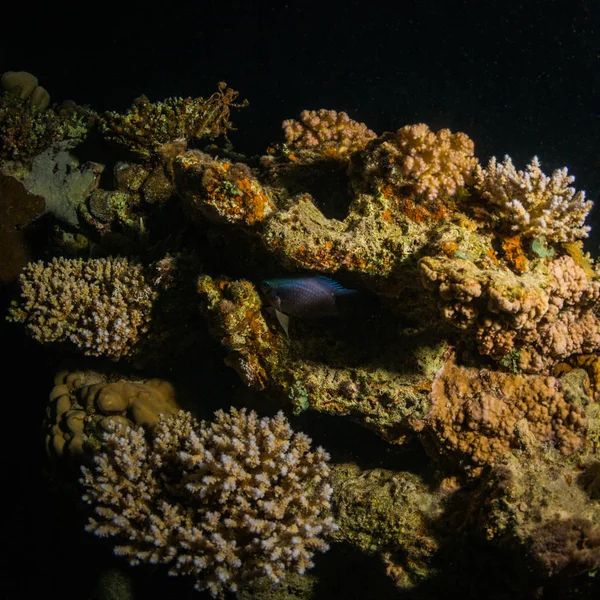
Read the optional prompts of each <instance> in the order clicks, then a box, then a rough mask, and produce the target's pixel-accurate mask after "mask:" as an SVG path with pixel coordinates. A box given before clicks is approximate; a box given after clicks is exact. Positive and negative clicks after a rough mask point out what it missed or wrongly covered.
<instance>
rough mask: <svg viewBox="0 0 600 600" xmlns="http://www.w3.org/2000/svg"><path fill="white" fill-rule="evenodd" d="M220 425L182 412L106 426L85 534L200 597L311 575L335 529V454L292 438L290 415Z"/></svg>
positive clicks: (220, 419) (90, 473)
mask: <svg viewBox="0 0 600 600" xmlns="http://www.w3.org/2000/svg"><path fill="white" fill-rule="evenodd" d="M215 417H216V418H215V421H214V422H213V423H207V422H202V423H201V424H200V423H198V422H197V421H195V420H194V419H193V418H192V416H191V415H190V413H187V412H185V411H181V412H179V413H178V414H177V415H174V416H170V417H167V418H161V420H160V421H159V423H158V425H157V426H156V428H155V429H154V430H153V433H152V436H151V439H150V441H147V440H146V439H145V437H144V431H143V429H142V428H138V429H135V428H131V427H127V426H124V425H122V424H112V425H109V426H108V431H107V433H105V434H104V436H103V442H104V445H103V450H102V452H100V453H99V454H98V455H97V456H96V458H95V468H94V469H93V470H92V469H87V468H83V469H82V470H83V478H82V480H81V481H82V483H83V485H84V486H85V488H86V493H85V495H84V499H85V500H86V502H88V503H89V504H91V505H92V506H93V507H94V510H95V513H96V517H97V518H91V519H90V521H89V524H88V527H87V529H88V531H91V532H93V533H95V534H96V535H98V536H100V537H106V536H116V537H117V538H118V540H119V541H120V542H121V543H120V544H119V545H118V546H116V547H115V553H116V554H118V555H121V556H125V557H126V558H127V559H128V561H129V563H130V564H132V565H136V564H140V563H150V564H166V565H168V566H169V573H170V574H171V575H191V576H193V577H194V578H195V580H196V585H195V587H196V589H198V590H208V591H209V592H210V593H211V595H212V596H214V597H218V596H221V597H222V596H223V594H224V592H225V591H227V590H231V591H235V590H237V588H238V586H239V584H240V583H241V582H243V581H247V580H253V579H257V578H259V577H265V576H266V577H267V578H269V579H270V580H271V581H272V582H274V583H278V582H279V581H281V580H282V578H283V577H284V576H285V574H286V572H288V571H293V572H297V573H303V572H304V571H305V570H307V569H309V568H311V567H312V566H313V563H312V556H313V554H314V552H315V551H319V552H324V551H326V550H327V549H328V546H327V544H326V543H325V542H324V541H323V539H322V538H323V537H325V536H327V535H329V534H330V533H332V532H333V531H335V529H336V525H335V524H334V522H333V520H332V518H331V517H329V516H326V514H325V513H326V512H327V511H328V510H329V506H330V505H329V499H330V496H331V493H332V488H331V486H330V484H329V467H328V465H327V460H328V458H329V456H328V455H327V453H326V452H325V450H323V448H321V447H319V448H317V449H315V450H310V443H311V440H310V438H308V437H307V436H306V435H304V434H303V433H294V432H293V431H292V429H291V428H290V426H289V423H288V422H287V420H286V418H285V417H284V415H283V413H278V414H277V416H275V417H273V418H266V417H265V418H263V419H259V418H258V416H257V415H256V413H254V412H249V413H247V412H246V411H245V409H242V410H240V411H238V410H236V409H231V411H230V412H229V413H225V412H223V411H217V412H216V413H215Z"/></svg>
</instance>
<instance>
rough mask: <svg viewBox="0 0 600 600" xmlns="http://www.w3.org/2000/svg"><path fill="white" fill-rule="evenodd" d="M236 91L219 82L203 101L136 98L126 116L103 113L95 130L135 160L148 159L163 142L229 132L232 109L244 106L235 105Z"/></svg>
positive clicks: (211, 136) (191, 139)
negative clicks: (154, 101)
mask: <svg viewBox="0 0 600 600" xmlns="http://www.w3.org/2000/svg"><path fill="white" fill-rule="evenodd" d="M237 96H238V92H235V91H234V90H232V89H231V88H228V87H227V84H226V83H223V82H221V83H219V88H218V91H216V92H215V93H214V94H213V95H212V96H210V97H209V98H207V99H204V98H167V99H166V100H164V101H162V102H156V103H152V102H150V101H149V100H148V98H146V97H145V96H141V97H140V98H137V99H136V100H135V101H134V103H133V106H132V107H131V108H130V109H129V110H128V111H127V113H125V114H119V113H116V112H110V111H109V112H106V113H105V114H103V115H102V117H101V118H100V120H99V123H98V130H99V131H100V133H101V135H102V136H103V137H104V139H106V141H107V142H109V143H111V144H113V145H115V146H116V147H118V148H120V149H121V150H123V151H124V152H126V153H127V154H129V155H132V156H133V157H135V158H137V159H143V160H147V159H151V158H153V157H154V156H155V155H156V154H157V153H158V151H159V149H160V148H161V147H162V146H163V145H164V144H166V143H169V142H173V141H174V140H177V139H179V138H184V139H186V140H189V141H196V140H199V139H201V138H209V139H213V138H216V137H217V136H219V135H226V134H227V131H228V130H229V129H231V127H232V126H231V122H230V120H229V117H230V112H231V108H239V107H243V106H246V103H245V102H242V103H241V104H239V103H235V102H234V101H235V99H236V98H237Z"/></svg>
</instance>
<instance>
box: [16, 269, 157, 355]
mask: <svg viewBox="0 0 600 600" xmlns="http://www.w3.org/2000/svg"><path fill="white" fill-rule="evenodd" d="M19 281H20V287H21V298H20V301H19V302H18V303H16V305H15V306H13V307H12V308H11V310H10V315H9V316H10V319H11V320H12V321H14V322H17V323H25V328H26V330H27V332H28V334H29V335H30V336H31V337H33V338H34V339H36V340H38V341H40V342H46V343H47V342H67V341H68V342H71V343H73V344H75V345H76V346H77V347H78V348H80V349H81V351H82V353H83V354H86V355H90V356H107V357H110V358H115V359H118V358H120V357H122V356H127V355H129V354H131V353H132V352H133V351H134V348H135V346H136V344H137V343H138V342H139V339H140V336H142V335H143V334H144V333H145V332H146V331H147V329H148V323H149V320H150V314H149V312H150V310H151V308H152V303H153V301H154V298H155V292H154V291H153V290H152V288H151V287H150V285H149V284H148V282H147V281H146V278H145V276H144V271H143V268H142V266H141V265H140V264H139V263H136V262H134V261H131V260H128V259H125V258H107V259H105V258H99V259H92V260H89V261H85V262H84V261H83V260H68V259H64V258H54V259H52V261H51V262H50V263H49V264H47V265H45V264H44V263H43V262H42V261H39V262H35V263H30V264H29V265H27V267H26V268H25V269H24V271H23V273H22V274H21V276H20V278H19Z"/></svg>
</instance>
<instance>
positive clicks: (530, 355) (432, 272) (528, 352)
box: [419, 255, 600, 372]
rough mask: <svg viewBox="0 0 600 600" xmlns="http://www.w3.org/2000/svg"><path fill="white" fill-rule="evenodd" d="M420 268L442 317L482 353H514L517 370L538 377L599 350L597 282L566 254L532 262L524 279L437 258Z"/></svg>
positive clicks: (427, 259) (599, 295) (467, 262)
mask: <svg viewBox="0 0 600 600" xmlns="http://www.w3.org/2000/svg"><path fill="white" fill-rule="evenodd" d="M419 271H420V276H421V281H422V283H423V285H424V287H425V288H426V289H428V290H432V291H435V292H436V293H437V294H438V295H439V297H440V298H441V302H440V304H439V307H440V312H441V314H442V317H443V318H444V319H446V320H447V321H449V322H450V323H452V324H453V325H454V326H456V327H458V328H460V329H462V330H464V331H465V332H468V333H471V334H472V335H473V337H474V339H475V341H476V343H477V347H478V349H479V352H480V353H481V354H487V355H490V356H492V357H493V358H496V359H503V358H505V357H507V356H508V355H509V353H511V352H512V353H513V355H514V356H515V358H516V359H517V364H518V368H520V369H522V370H525V371H528V372H536V371H541V370H543V369H546V368H548V367H549V366H552V365H553V364H554V363H555V362H557V361H559V360H562V359H564V358H567V357H568V356H570V355H571V354H575V353H586V352H594V351H597V350H598V349H600V319H599V318H598V316H597V315H596V314H595V312H594V306H595V305H596V304H597V302H598V299H599V298H600V282H599V281H598V280H596V279H591V278H589V277H588V275H587V274H586V271H585V269H583V268H582V267H580V266H579V265H577V264H576V262H575V261H574V259H573V258H571V257H570V256H568V255H563V256H559V257H557V258H555V259H553V260H550V261H549V262H548V263H547V264H546V263H542V262H540V261H538V263H537V265H536V268H534V269H531V270H530V271H529V272H527V273H525V274H523V275H516V274H514V273H513V272H511V271H510V270H508V269H499V268H497V267H493V268H479V267H478V266H477V265H476V264H475V263H474V262H472V261H470V260H467V259H464V258H458V257H455V258H453V259H451V260H448V259H447V258H442V257H435V256H427V257H424V258H423V259H421V261H420V263H419ZM515 353H516V354H515Z"/></svg>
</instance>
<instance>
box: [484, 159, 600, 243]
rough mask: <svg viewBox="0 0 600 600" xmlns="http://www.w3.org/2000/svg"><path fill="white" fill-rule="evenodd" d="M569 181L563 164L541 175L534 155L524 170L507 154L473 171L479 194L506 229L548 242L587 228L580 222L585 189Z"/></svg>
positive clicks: (587, 207)
mask: <svg viewBox="0 0 600 600" xmlns="http://www.w3.org/2000/svg"><path fill="white" fill-rule="evenodd" d="M573 181H575V177H573V176H572V175H569V174H568V171H567V168H566V167H564V168H562V169H556V170H555V171H554V172H553V173H552V176H550V177H549V176H548V175H545V174H544V172H543V171H542V170H541V168H540V161H539V159H538V157H537V156H534V157H533V159H532V160H531V162H530V163H529V164H528V165H527V167H526V169H525V171H517V170H516V169H515V166H514V165H513V162H512V160H511V158H510V156H508V155H507V156H505V157H504V161H503V162H502V163H498V161H497V160H496V158H495V157H492V158H491V160H490V162H489V164H488V166H487V167H486V168H485V169H482V168H481V167H478V168H477V171H476V182H477V188H478V189H479V191H480V192H481V196H482V197H483V198H484V199H485V200H488V201H489V202H490V203H491V204H492V205H493V206H494V209H495V211H497V213H498V216H499V217H500V219H501V220H502V221H503V224H505V225H506V226H507V227H508V229H509V230H510V231H512V232H514V233H517V234H520V235H524V236H526V237H530V238H536V237H541V236H544V237H545V238H546V239H547V240H548V241H552V242H570V241H573V240H576V239H579V238H584V237H587V236H588V233H589V231H590V227H588V226H585V225H584V221H585V218H586V217H587V215H588V213H589V212H590V210H591V209H592V205H593V203H592V202H591V201H590V200H586V199H585V192H582V191H579V192H576V191H575V188H573V187H570V185H571V184H572V183H573Z"/></svg>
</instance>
